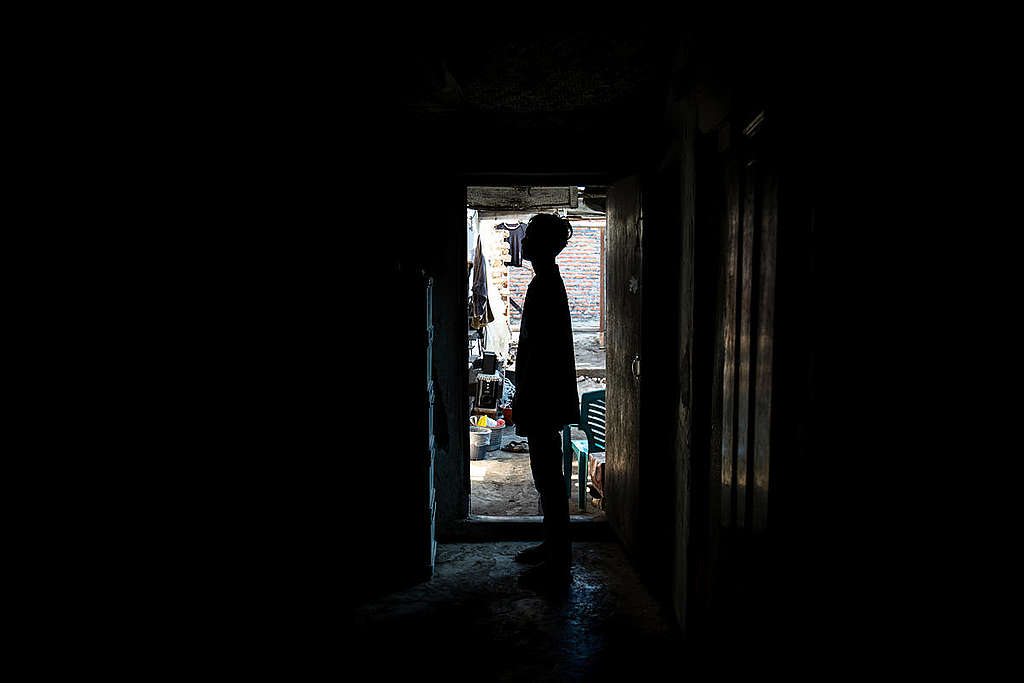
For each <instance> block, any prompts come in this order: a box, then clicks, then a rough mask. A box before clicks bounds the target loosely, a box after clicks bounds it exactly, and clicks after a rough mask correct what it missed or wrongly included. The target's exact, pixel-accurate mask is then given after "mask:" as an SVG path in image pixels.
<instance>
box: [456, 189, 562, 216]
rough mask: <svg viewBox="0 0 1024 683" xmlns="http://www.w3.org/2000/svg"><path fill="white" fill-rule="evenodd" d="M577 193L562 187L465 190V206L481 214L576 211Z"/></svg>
mask: <svg viewBox="0 0 1024 683" xmlns="http://www.w3.org/2000/svg"><path fill="white" fill-rule="evenodd" d="M578 194H579V192H578V189H577V188H576V187H575V186H571V187H570V186H565V187H523V186H520V187H474V186H471V187H467V188H466V204H467V206H469V208H471V209H478V210H480V211H503V210H511V211H528V210H531V209H563V208H572V209H575V208H576V207H577V206H578V204H579V198H578Z"/></svg>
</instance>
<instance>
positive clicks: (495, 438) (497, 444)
mask: <svg viewBox="0 0 1024 683" xmlns="http://www.w3.org/2000/svg"><path fill="white" fill-rule="evenodd" d="M487 431H489V432H490V433H491V442H490V445H488V446H487V451H488V452H490V451H496V450H498V449H499V448H501V437H502V435H503V434H504V433H505V428H504V427H488V428H487Z"/></svg>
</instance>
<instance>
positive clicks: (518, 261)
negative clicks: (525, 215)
mask: <svg viewBox="0 0 1024 683" xmlns="http://www.w3.org/2000/svg"><path fill="white" fill-rule="evenodd" d="M499 227H500V228H502V229H504V230H508V237H506V238H505V241H506V242H508V244H509V259H511V260H509V261H506V262H505V265H506V266H516V267H517V268H519V267H522V265H523V236H524V235H526V223H522V222H520V223H517V224H514V225H512V224H509V223H502V224H501V225H500V226H499Z"/></svg>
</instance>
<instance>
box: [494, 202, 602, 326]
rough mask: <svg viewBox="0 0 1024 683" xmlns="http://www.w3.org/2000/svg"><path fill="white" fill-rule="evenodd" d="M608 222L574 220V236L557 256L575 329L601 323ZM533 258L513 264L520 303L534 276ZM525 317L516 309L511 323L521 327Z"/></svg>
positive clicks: (512, 290)
mask: <svg viewBox="0 0 1024 683" xmlns="http://www.w3.org/2000/svg"><path fill="white" fill-rule="evenodd" d="M604 225H605V222H604V221H603V220H601V221H573V222H572V229H573V234H572V239H570V240H569V243H568V244H567V245H566V246H565V249H563V250H562V253H561V254H559V255H558V258H556V259H555V263H556V264H558V270H559V272H560V273H561V274H562V281H563V282H564V283H565V292H566V294H567V295H568V297H569V313H570V315H571V317H572V325H573V327H574V328H581V327H592V328H595V329H596V328H597V327H599V326H600V323H601V279H600V278H601V262H600V259H601V238H602V236H603V235H604ZM529 263H530V262H529V261H523V267H522V268H515V267H509V290H510V294H511V296H512V299H513V300H514V301H515V302H516V303H518V304H519V305H520V306H522V305H523V299H524V298H525V297H526V288H527V287H528V286H529V285H530V280H532V279H533V271H532V270H531V269H530V267H529ZM521 318H522V316H521V315H520V313H519V311H517V310H515V309H514V308H513V309H512V318H511V321H510V322H511V324H512V327H513V328H518V327H519V323H520V320H521Z"/></svg>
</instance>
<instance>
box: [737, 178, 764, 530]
mask: <svg viewBox="0 0 1024 683" xmlns="http://www.w3.org/2000/svg"><path fill="white" fill-rule="evenodd" d="M757 171H758V167H757V164H756V163H755V162H748V163H747V164H745V165H744V168H743V190H742V193H743V218H742V221H741V222H742V225H743V236H742V238H741V241H740V264H741V265H740V301H739V318H740V320H739V332H738V334H739V349H738V350H737V351H738V356H737V359H736V367H737V377H736V384H737V386H736V437H735V439H736V474H735V477H736V486H735V494H734V495H735V497H736V518H735V524H736V527H737V528H740V529H742V528H743V527H744V526H745V525H746V519H747V495H748V493H747V473H748V471H749V469H750V462H749V453H750V439H751V434H750V421H751V401H752V400H753V396H752V392H751V387H750V380H751V377H752V368H751V362H752V359H751V356H750V350H751V336H752V333H751V321H752V318H753V311H752V308H751V307H752V305H753V302H752V297H753V287H754V241H755V240H754V231H755V225H754V217H755V215H756V212H757V198H756V190H757Z"/></svg>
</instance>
